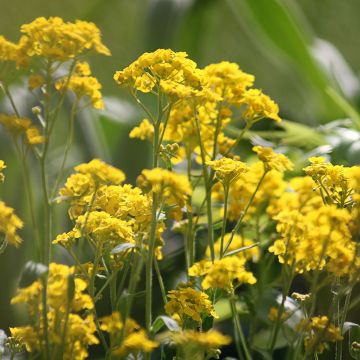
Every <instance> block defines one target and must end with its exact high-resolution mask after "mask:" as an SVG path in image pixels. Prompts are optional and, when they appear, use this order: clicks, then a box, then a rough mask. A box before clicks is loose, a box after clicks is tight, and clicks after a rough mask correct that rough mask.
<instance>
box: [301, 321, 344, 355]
mask: <svg viewBox="0 0 360 360" xmlns="http://www.w3.org/2000/svg"><path fill="white" fill-rule="evenodd" d="M297 330H298V331H303V332H304V333H305V337H304V345H305V349H306V350H310V349H311V350H312V351H314V352H317V353H322V352H323V351H324V350H325V344H326V343H327V342H336V341H340V340H342V339H343V337H342V335H341V330H340V328H339V327H338V326H336V325H334V324H331V323H330V320H329V319H328V317H327V316H314V317H312V318H310V319H303V320H301V322H300V323H299V324H298V325H297ZM314 347H315V348H314Z"/></svg>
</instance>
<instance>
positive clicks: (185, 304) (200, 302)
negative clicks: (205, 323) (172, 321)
mask: <svg viewBox="0 0 360 360" xmlns="http://www.w3.org/2000/svg"><path fill="white" fill-rule="evenodd" d="M168 298H169V299H170V300H169V302H168V303H167V304H166V305H165V311H166V313H167V314H169V315H170V316H174V315H175V316H178V317H179V318H180V320H181V323H183V322H184V320H185V318H186V317H190V318H191V319H193V320H194V321H197V322H201V321H202V318H203V316H205V317H214V318H217V317H218V315H217V314H216V312H215V310H214V307H213V305H212V302H211V301H210V299H209V296H208V295H207V294H205V293H204V292H201V291H196V290H194V289H193V288H191V287H180V288H179V289H177V290H170V291H169V293H168Z"/></svg>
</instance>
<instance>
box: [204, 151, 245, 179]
mask: <svg viewBox="0 0 360 360" xmlns="http://www.w3.org/2000/svg"><path fill="white" fill-rule="evenodd" d="M206 165H208V166H210V167H211V168H212V169H213V170H214V171H215V176H216V177H217V178H218V179H219V180H220V181H221V182H222V183H224V184H230V183H231V182H233V181H235V180H236V179H237V178H238V177H239V175H240V174H243V173H246V172H247V171H248V170H249V168H248V166H247V165H246V164H245V163H243V162H242V161H238V160H233V159H230V158H227V157H223V158H221V159H220V160H213V161H208V162H207V163H206Z"/></svg>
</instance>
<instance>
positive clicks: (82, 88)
mask: <svg viewBox="0 0 360 360" xmlns="http://www.w3.org/2000/svg"><path fill="white" fill-rule="evenodd" d="M55 87H56V89H57V90H59V91H62V92H63V91H66V90H71V91H72V92H73V93H74V94H75V96H76V98H77V100H80V99H82V98H87V99H89V100H90V103H91V105H92V107H93V108H95V109H104V102H103V99H102V94H101V92H100V90H101V88H102V86H101V84H100V83H99V81H98V79H96V78H95V77H93V76H80V75H72V76H71V77H70V79H69V78H68V77H63V78H61V79H60V80H58V81H57V82H56V84H55Z"/></svg>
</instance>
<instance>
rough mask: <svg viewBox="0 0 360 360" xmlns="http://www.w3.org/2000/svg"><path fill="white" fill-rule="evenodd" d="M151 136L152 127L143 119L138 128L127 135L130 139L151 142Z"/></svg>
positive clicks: (152, 132) (152, 134) (152, 133)
mask: <svg viewBox="0 0 360 360" xmlns="http://www.w3.org/2000/svg"><path fill="white" fill-rule="evenodd" d="M153 136H154V125H152V124H151V123H150V121H149V120H148V119H143V121H142V122H141V123H140V124H139V125H138V126H135V127H134V128H133V129H132V130H131V132H130V134H129V137H130V138H131V139H140V140H150V141H151V140H152V138H153Z"/></svg>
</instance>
